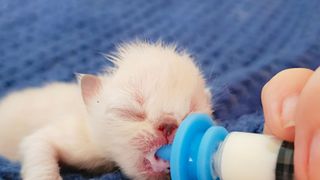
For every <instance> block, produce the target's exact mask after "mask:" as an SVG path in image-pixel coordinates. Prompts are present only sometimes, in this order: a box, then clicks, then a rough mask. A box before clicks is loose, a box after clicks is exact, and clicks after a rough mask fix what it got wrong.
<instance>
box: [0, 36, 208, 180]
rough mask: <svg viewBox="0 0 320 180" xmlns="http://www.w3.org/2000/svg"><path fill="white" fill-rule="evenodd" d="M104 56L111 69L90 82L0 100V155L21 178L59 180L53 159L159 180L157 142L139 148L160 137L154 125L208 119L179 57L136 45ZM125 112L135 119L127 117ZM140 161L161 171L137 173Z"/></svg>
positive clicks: (198, 78) (168, 49)
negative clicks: (17, 165)
mask: <svg viewBox="0 0 320 180" xmlns="http://www.w3.org/2000/svg"><path fill="white" fill-rule="evenodd" d="M109 57H111V61H112V62H114V64H115V67H113V68H109V69H107V70H106V72H105V73H102V74H101V75H99V76H98V77H96V79H95V80H96V81H97V82H98V83H94V82H93V83H92V82H89V83H88V82H87V81H90V79H92V78H93V79H94V77H93V76H90V77H91V78H87V79H86V80H83V76H88V75H81V76H80V77H79V79H80V80H79V81H80V84H81V83H83V84H81V86H80V87H79V85H77V84H73V83H68V84H67V83H53V84H49V85H46V86H44V87H40V88H30V89H26V90H22V91H18V92H15V93H12V94H10V95H9V96H7V97H6V98H4V99H3V100H2V102H1V103H0V154H2V155H5V156H6V157H8V158H10V159H12V160H21V161H22V176H23V178H24V179H25V180H34V179H41V180H55V179H61V177H60V175H59V167H58V163H57V162H58V160H59V161H63V162H64V163H66V164H69V165H72V166H75V167H78V168H83V169H89V170H94V169H97V168H99V169H100V168H102V169H103V170H106V171H108V170H111V169H112V168H113V167H114V166H115V165H117V166H119V167H120V168H121V170H122V171H123V172H124V173H125V174H126V175H128V176H129V177H131V178H134V179H165V178H166V177H167V175H166V172H167V171H165V170H164V168H165V167H166V166H165V164H166V163H165V162H163V161H161V160H156V159H152V157H151V159H150V154H151V156H153V154H152V153H154V151H155V149H154V148H158V147H159V146H160V145H161V144H157V145H156V146H152V148H153V149H150V150H148V152H147V154H146V152H142V150H141V149H140V145H141V147H148V146H149V144H147V143H148V142H153V141H152V140H154V139H157V138H159V139H161V138H162V139H163V137H161V136H162V134H161V132H160V131H159V128H158V127H159V124H166V123H168V122H169V119H171V120H170V121H172V122H173V123H176V124H177V125H178V124H180V122H181V121H182V120H183V118H184V117H185V116H186V115H187V114H189V113H191V112H203V113H207V114H211V104H210V102H211V101H210V94H209V93H208V92H207V91H206V87H205V81H204V79H203V77H202V75H201V73H200V71H199V69H198V68H197V67H196V65H195V64H194V62H193V60H192V59H191V58H190V56H189V55H188V54H187V53H185V52H177V51H176V50H175V48H174V47H173V46H164V45H162V44H161V43H157V44H148V43H143V42H140V43H132V44H126V45H123V46H120V47H119V48H118V52H117V53H115V54H113V55H111V56H109ZM88 77H89V76H88ZM88 79H89V80H88ZM93 91H96V92H93ZM81 96H82V97H81ZM83 100H84V101H83ZM84 102H85V103H84ZM119 109H120V112H119ZM123 109H124V110H123ZM126 109H128V110H129V114H126V113H127V111H126ZM131 112H137V113H138V114H139V113H142V114H143V116H142V117H143V119H138V120H137V119H134V118H133V119H132V116H130V113H131ZM134 114H135V113H134ZM138 117H140V116H138ZM172 119H173V120H172ZM137 137H140V138H141V137H142V139H143V141H141V139H139V138H137ZM137 139H138V140H137ZM167 140H168V139H167ZM162 144H163V143H162ZM150 147H151V145H150ZM19 148H20V149H19ZM19 150H20V154H21V156H19V153H18V152H19ZM147 156H148V157H147ZM144 158H146V159H147V160H148V161H150V163H151V164H152V169H153V170H154V171H157V172H161V173H160V174H159V173H158V174H157V173H155V174H153V173H152V172H147V171H142V170H141V169H139V167H140V166H139V165H141V160H142V159H144ZM142 167H143V166H142Z"/></svg>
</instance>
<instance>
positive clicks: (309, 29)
mask: <svg viewBox="0 0 320 180" xmlns="http://www.w3.org/2000/svg"><path fill="white" fill-rule="evenodd" d="M319 12H320V1H318V0H308V1H301V0H268V1H254V0H241V1H239V0H223V1H219V0H202V1H198V0H175V1H173V0H154V1H148V0H135V1H132V0H119V1H103V0H68V1H65V0H55V1H43V0H33V1H23V0H2V1H1V3H0V96H4V95H6V94H7V93H9V92H10V91H12V90H17V89H21V88H24V87H30V86H39V85H41V84H43V83H44V82H51V81H73V80H74V72H80V73H96V72H98V71H99V70H101V69H102V68H103V67H105V66H109V65H110V64H109V63H108V62H107V61H105V60H104V58H103V57H102V56H101V53H106V52H110V51H112V50H114V48H115V44H118V43H119V42H126V41H130V40H134V39H137V38H138V39H147V40H149V41H155V40H158V39H162V40H163V41H164V42H167V43H173V42H174V43H177V44H178V45H179V47H180V48H185V49H187V50H189V52H191V53H192V54H193V55H194V57H195V59H197V63H198V64H199V65H200V66H201V68H202V70H203V72H204V74H205V77H206V79H207V82H208V84H209V85H210V87H211V88H212V92H213V95H214V97H213V102H214V106H215V117H216V119H217V120H218V121H219V123H221V125H223V126H225V127H226V128H227V129H228V130H231V131H233V130H238V131H249V132H261V131H262V128H263V117H262V111H261V102H260V91H261V88H262V86H263V85H264V84H265V83H266V81H267V80H268V79H270V77H272V76H273V75H274V74H275V73H277V72H279V71H280V70H282V69H285V68H291V67H307V68H311V69H315V68H316V67H317V66H319V65H320V22H319ZM177 68H178V67H177ZM0 118H1V117H0ZM19 169H20V165H19V164H18V163H15V162H9V161H7V160H6V159H4V158H0V179H6V180H7V179H19ZM62 174H63V176H64V178H65V179H70V180H74V179H77V180H82V179H89V178H92V177H90V176H91V175H90V174H87V173H83V172H79V171H77V170H69V169H67V168H62ZM121 178H123V175H122V174H121V172H119V171H117V172H113V173H106V174H104V175H100V176H95V177H94V178H93V179H100V180H102V179H103V180H105V179H121Z"/></svg>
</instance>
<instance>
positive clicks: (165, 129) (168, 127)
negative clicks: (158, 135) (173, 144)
mask: <svg viewBox="0 0 320 180" xmlns="http://www.w3.org/2000/svg"><path fill="white" fill-rule="evenodd" d="M177 127H178V125H177V124H175V123H163V124H160V125H159V127H158V130H159V131H161V132H162V134H163V135H164V136H165V137H166V138H167V139H168V138H169V137H170V136H171V135H172V134H173V132H174V131H175V130H176V129H177Z"/></svg>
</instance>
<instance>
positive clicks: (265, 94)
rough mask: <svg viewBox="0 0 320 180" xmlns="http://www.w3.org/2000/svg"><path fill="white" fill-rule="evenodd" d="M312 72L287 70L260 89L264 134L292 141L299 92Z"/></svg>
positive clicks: (296, 69)
mask: <svg viewBox="0 0 320 180" xmlns="http://www.w3.org/2000/svg"><path fill="white" fill-rule="evenodd" d="M312 73H313V71H311V70H309V69H304V68H295V69H287V70H284V71H281V72H280V73H278V74H277V75H275V76H274V77H273V78H272V79H271V80H270V81H269V82H268V83H267V84H266V85H265V86H264V87H263V89H262V93H261V100H262V106H263V111H264V117H265V127H266V133H270V134H273V135H275V136H277V137H279V138H281V139H284V140H287V141H293V140H294V133H295V128H294V120H293V119H294V114H295V111H296V104H297V101H298V99H299V95H300V93H301V90H302V89H303V87H304V86H305V83H306V82H307V80H308V79H309V77H310V76H311V74H312Z"/></svg>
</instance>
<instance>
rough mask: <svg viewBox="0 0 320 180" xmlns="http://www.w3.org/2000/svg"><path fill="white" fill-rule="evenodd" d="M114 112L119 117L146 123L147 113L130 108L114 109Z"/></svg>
mask: <svg viewBox="0 0 320 180" xmlns="http://www.w3.org/2000/svg"><path fill="white" fill-rule="evenodd" d="M111 111H113V112H115V113H116V114H117V115H118V116H120V117H122V118H124V119H129V120H133V121H144V120H145V118H146V113H145V112H144V111H142V110H136V109H133V108H129V107H118V108H112V110H111Z"/></svg>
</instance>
